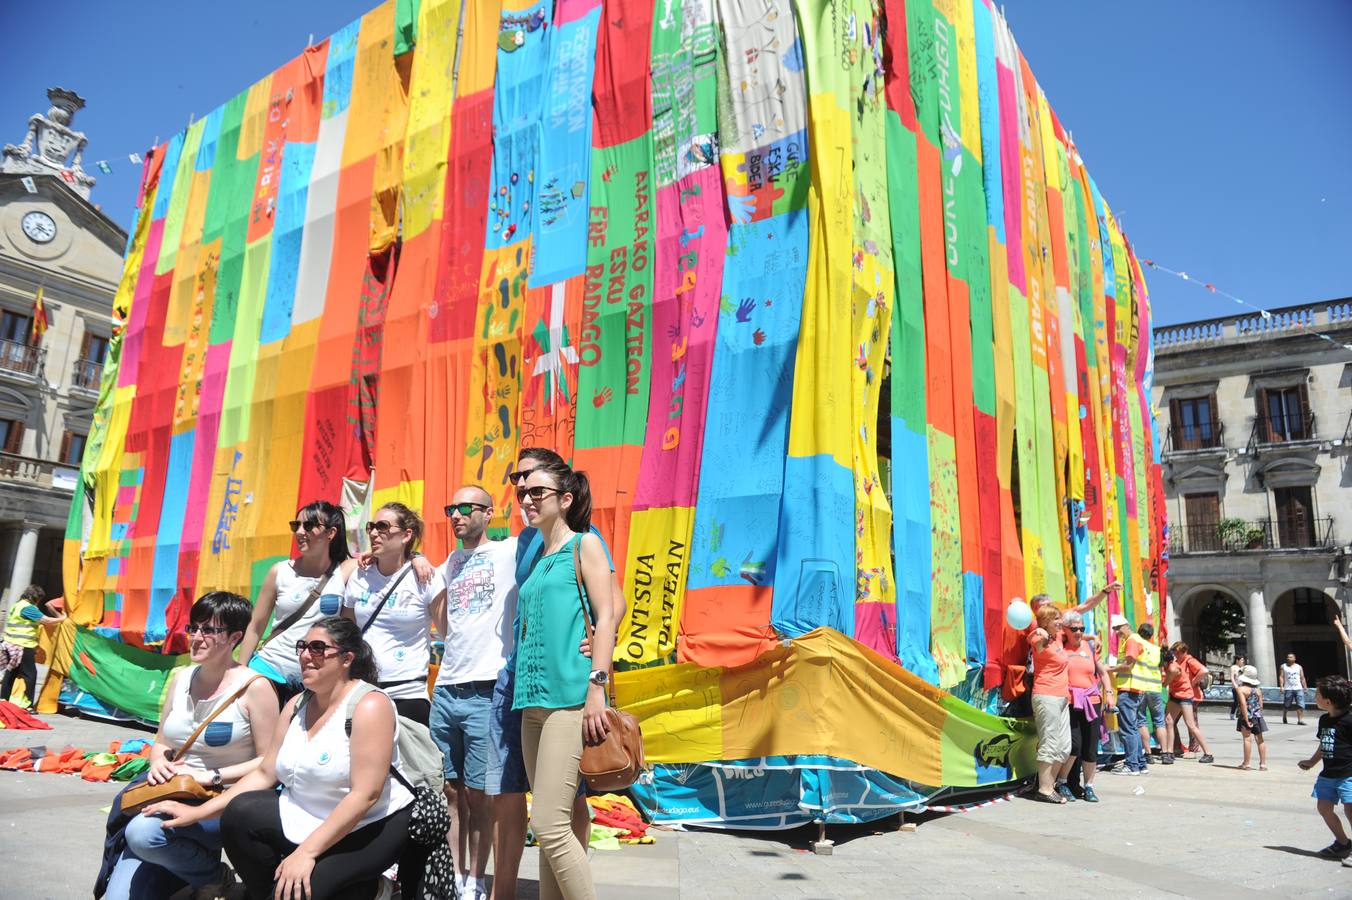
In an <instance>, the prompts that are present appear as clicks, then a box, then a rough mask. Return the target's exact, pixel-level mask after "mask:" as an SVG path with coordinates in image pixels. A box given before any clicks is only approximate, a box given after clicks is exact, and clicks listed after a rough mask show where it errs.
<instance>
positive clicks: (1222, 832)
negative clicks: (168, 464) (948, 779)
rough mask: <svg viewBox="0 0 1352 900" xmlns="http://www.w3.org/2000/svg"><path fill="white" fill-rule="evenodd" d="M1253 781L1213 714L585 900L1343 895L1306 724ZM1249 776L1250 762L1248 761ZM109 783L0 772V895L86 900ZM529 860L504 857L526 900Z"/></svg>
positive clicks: (111, 730) (68, 728) (650, 854)
mask: <svg viewBox="0 0 1352 900" xmlns="http://www.w3.org/2000/svg"><path fill="white" fill-rule="evenodd" d="M1275 712H1276V713H1277V715H1276V716H1275V719H1276V721H1275V723H1274V724H1273V731H1272V732H1271V735H1270V738H1271V740H1270V741H1269V746H1270V753H1269V766H1270V769H1269V771H1267V772H1258V771H1250V772H1244V771H1239V770H1238V769H1236V768H1235V767H1236V766H1237V765H1238V764H1239V759H1240V743H1239V739H1238V735H1236V734H1235V732H1234V725H1233V723H1232V722H1230V721H1229V720H1228V719H1227V718H1226V715H1225V712H1224V711H1223V710H1219V711H1214V710H1208V711H1206V712H1205V713H1204V714H1203V716H1202V725H1203V727H1204V728H1205V729H1207V734H1208V736H1209V737H1210V738H1211V739H1212V741H1213V744H1214V746H1213V752H1214V753H1215V755H1216V764H1215V765H1211V766H1204V765H1200V764H1198V763H1197V762H1196V761H1194V760H1191V759H1187V760H1182V761H1180V762H1179V763H1178V764H1176V765H1174V766H1172V767H1162V766H1155V767H1152V769H1151V774H1150V775H1149V776H1147V777H1144V778H1132V777H1122V776H1112V775H1108V774H1106V773H1103V774H1100V775H1099V778H1098V786H1099V793H1100V795H1101V796H1102V798H1103V802H1101V803H1099V804H1097V805H1091V804H1087V803H1074V804H1069V805H1067V806H1064V807H1058V808H1057V809H1052V808H1051V807H1050V806H1046V805H1043V804H1040V803H1033V802H1031V801H1028V800H1024V799H1016V800H1013V801H1011V802H1008V803H999V804H996V805H994V806H991V807H988V808H984V809H979V810H973V811H970V812H966V813H960V814H947V815H937V814H930V815H926V816H921V817H917V819H916V821H918V823H919V827H918V828H917V829H916V830H915V831H913V832H901V831H897V830H896V820H895V819H892V820H888V821H887V822H883V823H876V824H875V825H873V826H863V827H851V828H845V827H841V828H832V829H831V830H830V837H832V838H833V839H834V840H835V841H836V846H835V852H834V855H831V856H818V855H815V854H813V853H811V852H810V851H809V849H808V844H809V841H810V840H811V839H812V838H813V837H814V832H809V831H807V830H799V831H792V832H781V833H771V834H747V833H721V832H713V831H688V832H658V833H657V843H656V844H655V845H652V846H646V847H626V848H623V849H621V850H619V851H615V852H596V853H594V854H593V857H592V868H593V871H594V873H595V876H596V881H597V885H598V891H597V892H598V895H599V896H600V897H601V898H642V900H666V898H676V897H680V898H690V900H717V898H736V900H752V898H762V897H821V898H837V897H886V896H897V895H923V896H927V897H979V898H990V897H1004V896H1018V895H1041V896H1049V895H1050V896H1057V895H1059V896H1099V897H1113V898H1117V897H1167V896H1187V897H1217V898H1222V897H1224V898H1243V897H1258V896H1263V895H1266V896H1273V895H1279V896H1283V897H1313V896H1319V897H1348V896H1352V869H1345V868H1343V867H1341V866H1339V865H1338V864H1337V863H1330V862H1327V861H1325V860H1321V859H1318V858H1315V857H1314V856H1313V855H1312V854H1313V852H1314V851H1315V850H1317V849H1319V848H1320V847H1323V846H1325V845H1326V844H1328V843H1329V840H1330V838H1329V834H1328V831H1327V829H1326V828H1325V827H1324V825H1323V823H1322V822H1321V821H1320V820H1319V818H1318V816H1317V815H1316V814H1315V812H1314V801H1313V800H1311V799H1310V786H1311V783H1312V782H1313V779H1314V775H1313V773H1307V772H1302V771H1300V770H1299V769H1298V768H1297V767H1296V761H1297V760H1298V759H1301V758H1304V757H1305V756H1308V755H1309V754H1310V753H1311V752H1312V750H1313V747H1314V726H1313V722H1314V721H1315V718H1316V717H1315V716H1314V715H1310V714H1307V716H1306V721H1307V723H1309V724H1306V725H1305V726H1304V727H1297V726H1296V725H1294V724H1293V725H1290V726H1283V725H1281V724H1280V723H1281V713H1280V710H1276V711H1275ZM47 719H48V721H50V722H51V723H52V724H53V725H54V726H55V729H54V730H53V731H49V732H9V733H6V732H0V748H8V747H14V746H31V745H35V744H45V745H47V746H48V747H51V748H54V749H59V748H60V747H61V746H64V745H65V744H67V743H74V744H75V745H77V746H81V747H86V748H95V747H99V748H102V747H106V745H107V743H108V741H110V740H113V739H116V738H121V737H126V736H132V735H134V734H137V733H136V732H132V731H131V730H130V729H127V728H123V727H117V726H112V725H107V724H103V723H97V722H90V721H84V720H80V719H72V718H67V717H65V716H50V717H47ZM1255 764H1256V763H1255ZM117 790H118V787H117V786H116V785H108V784H88V783H85V782H83V781H80V780H79V779H78V778H76V777H74V776H58V775H37V774H31V773H11V772H3V773H0V859H4V860H6V861H8V862H9V865H7V866H6V868H5V872H4V877H3V878H0V897H3V898H10V897H13V898H34V900H38V898H42V900H46V898H51V900H73V898H87V897H89V896H90V888H91V886H92V884H93V879H94V874H95V871H96V869H97V867H98V860H99V853H100V847H101V845H102V837H103V819H104V814H103V813H102V812H101V811H100V810H101V809H102V808H104V807H107V806H108V805H109V803H110V802H111V800H112V798H113V795H114V794H115V793H116V792H117ZM536 865H537V857H536V854H535V851H534V850H528V851H527V853H526V857H525V860H524V861H523V863H522V869H521V871H522V875H523V876H525V877H523V880H522V885H523V895H524V896H527V897H535V895H536V892H535V882H534V880H533V876H534V872H535V870H536Z"/></svg>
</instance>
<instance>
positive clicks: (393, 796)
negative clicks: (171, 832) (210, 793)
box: [146, 616, 425, 900]
mask: <svg viewBox="0 0 1352 900" xmlns="http://www.w3.org/2000/svg"><path fill="white" fill-rule="evenodd" d="M291 649H292V652H294V653H296V654H297V656H298V657H299V659H300V670H301V681H302V682H303V684H304V686H305V692H304V693H303V694H302V695H300V696H299V697H294V698H292V699H291V700H290V701H289V702H288V703H287V704H286V706H285V707H284V708H283V709H282V715H281V719H280V721H279V722H278V724H277V728H276V729H275V731H274V732H273V735H272V739H271V742H270V745H269V747H268V750H267V753H266V754H265V755H264V757H263V761H262V763H261V764H260V765H259V767H258V768H257V769H255V770H254V771H252V772H250V773H249V774H247V775H245V776H244V777H242V778H241V779H240V780H239V781H238V782H236V783H235V785H234V786H233V787H231V788H230V790H228V791H226V792H225V793H224V794H221V795H220V796H219V797H216V798H215V799H212V800H208V801H207V802H206V803H203V804H202V805H201V806H187V805H186V804H182V803H177V802H173V801H170V802H165V803H159V804H155V805H154V806H151V807H149V808H147V810H146V813H147V814H148V815H156V814H158V815H162V816H164V817H166V819H167V821H165V822H164V827H165V828H170V829H172V828H181V827H185V826H187V825H191V824H193V823H195V822H198V821H201V820H202V819H206V818H209V817H211V816H215V815H220V816H221V837H222V839H223V841H224V843H225V852H226V855H227V856H229V858H230V861H231V863H233V865H234V867H235V871H236V872H237V873H238V874H239V876H240V878H241V879H242V880H243V881H244V886H245V888H246V889H247V891H248V895H249V896H250V897H253V898H256V900H262V898H265V897H269V898H270V897H286V898H292V897H307V898H309V900H326V898H331V897H349V896H352V897H376V898H388V897H390V896H391V895H392V893H393V885H392V884H391V883H390V882H389V881H387V880H385V879H384V878H382V877H381V873H382V872H384V871H385V870H387V869H388V868H389V867H390V866H392V865H394V864H395V863H396V862H397V863H398V864H399V874H400V881H401V888H402V891H403V896H405V897H416V896H420V894H419V881H420V879H421V876H422V871H423V861H424V857H425V851H423V850H421V849H420V848H419V847H418V845H417V844H415V843H413V842H412V841H410V840H409V835H408V829H409V821H410V818H411V816H412V811H413V810H412V803H413V795H412V793H411V792H410V791H409V790H408V788H406V787H404V785H403V784H401V783H400V781H399V780H398V779H396V778H393V777H391V775H390V769H391V766H397V765H399V749H398V745H397V739H398V736H399V731H398V729H399V724H398V720H397V717H396V714H395V709H394V704H393V703H392V702H391V701H390V698H389V697H387V696H386V695H385V694H384V693H383V692H382V691H380V690H378V689H373V688H371V686H370V685H371V684H374V683H375V681H376V679H377V678H378V676H379V673H378V671H377V668H376V662H375V658H374V656H373V655H372V653H371V648H370V646H368V645H367V644H366V643H365V642H364V641H363V640H362V638H361V631H360V630H359V629H358V628H357V626H356V624H355V623H353V622H352V621H351V620H349V619H344V618H341V617H338V616H331V617H329V618H325V619H321V620H320V621H318V622H316V623H315V624H314V625H312V626H310V628H309V629H308V630H307V631H306V632H305V634H304V636H303V637H302V638H301V639H300V640H298V641H296V642H294V643H293V644H292V645H291ZM279 784H280V785H281V790H280V791H278V790H277V786H278V785H279Z"/></svg>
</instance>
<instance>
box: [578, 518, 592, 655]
mask: <svg viewBox="0 0 1352 900" xmlns="http://www.w3.org/2000/svg"><path fill="white" fill-rule="evenodd" d="M573 578H574V580H575V581H577V602H578V603H580V604H581V605H582V627H583V628H584V629H586V632H587V643H591V641H592V638H593V637H594V636H595V634H596V629H595V627H594V626H593V625H592V615H591V609H590V608H589V606H588V603H587V594H586V592H585V591H584V590H583V588H582V541H581V539H579V540H575V541H573Z"/></svg>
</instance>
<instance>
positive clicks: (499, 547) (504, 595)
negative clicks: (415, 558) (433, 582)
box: [437, 537, 516, 684]
mask: <svg viewBox="0 0 1352 900" xmlns="http://www.w3.org/2000/svg"><path fill="white" fill-rule="evenodd" d="M437 574H438V575H439V576H440V577H441V579H442V581H443V582H444V583H445V585H446V634H445V638H446V652H445V655H443V656H442V658H441V669H440V670H439V671H438V672H437V684H461V683H463V682H466V681H492V680H493V679H495V678H497V677H498V673H499V672H501V671H502V667H503V666H504V665H506V663H507V657H509V656H511V654H512V643H513V641H514V640H515V639H516V634H515V631H514V628H513V623H514V622H515V621H516V538H514V537H512V538H508V539H507V540H505V541H485V542H484V543H482V544H480V545H479V546H478V547H476V548H474V549H473V550H463V549H462V550H456V551H455V552H453V553H452V554H451V555H450V556H448V557H446V562H444V563H442V564H441V568H439V569H438V570H437Z"/></svg>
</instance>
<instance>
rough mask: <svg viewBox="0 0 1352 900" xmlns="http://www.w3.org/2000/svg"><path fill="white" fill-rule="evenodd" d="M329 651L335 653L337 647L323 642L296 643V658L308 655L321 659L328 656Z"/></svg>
mask: <svg viewBox="0 0 1352 900" xmlns="http://www.w3.org/2000/svg"><path fill="white" fill-rule="evenodd" d="M330 650H332V651H334V652H335V653H337V652H338V647H337V646H335V645H334V644H329V643H326V642H324V641H296V655H297V656H301V655H302V654H305V653H308V654H310V655H311V656H318V657H319V658H321V659H322V658H324V657H325V656H328V655H329V651H330Z"/></svg>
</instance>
